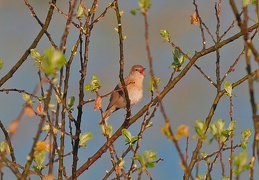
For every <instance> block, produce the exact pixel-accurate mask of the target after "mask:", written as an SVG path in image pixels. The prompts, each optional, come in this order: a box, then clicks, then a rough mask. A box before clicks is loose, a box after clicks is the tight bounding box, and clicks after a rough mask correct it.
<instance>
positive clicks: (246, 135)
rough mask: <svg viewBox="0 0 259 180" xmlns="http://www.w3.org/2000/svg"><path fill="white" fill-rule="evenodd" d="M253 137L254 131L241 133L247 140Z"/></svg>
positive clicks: (247, 130)
mask: <svg viewBox="0 0 259 180" xmlns="http://www.w3.org/2000/svg"><path fill="white" fill-rule="evenodd" d="M251 135H252V130H251V129H246V130H244V131H242V132H241V136H242V137H243V138H244V139H245V140H248V139H249V138H250V137H251Z"/></svg>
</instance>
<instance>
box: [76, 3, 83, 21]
mask: <svg viewBox="0 0 259 180" xmlns="http://www.w3.org/2000/svg"><path fill="white" fill-rule="evenodd" d="M82 17H84V7H83V6H82V5H81V4H80V5H79V6H78V8H77V12H76V18H78V19H81V18H82Z"/></svg>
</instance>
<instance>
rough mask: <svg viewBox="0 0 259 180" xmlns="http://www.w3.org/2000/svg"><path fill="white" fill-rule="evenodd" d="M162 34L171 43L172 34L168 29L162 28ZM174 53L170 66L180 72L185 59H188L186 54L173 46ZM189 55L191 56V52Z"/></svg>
mask: <svg viewBox="0 0 259 180" xmlns="http://www.w3.org/2000/svg"><path fill="white" fill-rule="evenodd" d="M160 35H161V36H162V38H163V39H164V40H165V41H167V42H169V43H170V38H171V36H170V33H169V32H168V31H167V30H165V29H161V30H160ZM172 54H173V62H172V64H171V66H170V68H173V69H175V70H177V71H178V72H180V71H181V70H182V65H183V64H184V61H185V60H186V55H184V54H182V53H181V52H180V51H179V49H178V48H173V50H172ZM187 56H190V54H189V53H188V54H187Z"/></svg>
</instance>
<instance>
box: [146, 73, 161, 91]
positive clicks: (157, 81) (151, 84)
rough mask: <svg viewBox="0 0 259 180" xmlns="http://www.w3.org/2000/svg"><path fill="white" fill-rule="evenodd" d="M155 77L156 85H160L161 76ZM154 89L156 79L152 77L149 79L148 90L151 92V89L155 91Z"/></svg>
mask: <svg viewBox="0 0 259 180" xmlns="http://www.w3.org/2000/svg"><path fill="white" fill-rule="evenodd" d="M154 79H155V82H156V85H158V84H159V83H160V78H159V77H156V76H154ZM154 90H155V83H154V80H153V79H152V78H151V79H150V80H149V88H148V89H147V91H148V92H151V91H154Z"/></svg>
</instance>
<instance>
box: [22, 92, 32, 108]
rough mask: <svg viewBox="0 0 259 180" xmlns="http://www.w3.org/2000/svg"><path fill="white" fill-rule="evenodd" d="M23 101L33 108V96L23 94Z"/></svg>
mask: <svg viewBox="0 0 259 180" xmlns="http://www.w3.org/2000/svg"><path fill="white" fill-rule="evenodd" d="M22 99H23V100H24V101H25V102H26V105H29V106H31V105H32V104H33V101H32V100H31V96H30V95H28V94H25V93H22Z"/></svg>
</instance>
